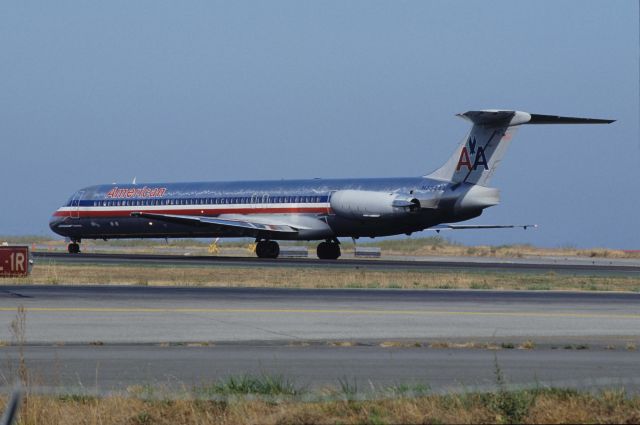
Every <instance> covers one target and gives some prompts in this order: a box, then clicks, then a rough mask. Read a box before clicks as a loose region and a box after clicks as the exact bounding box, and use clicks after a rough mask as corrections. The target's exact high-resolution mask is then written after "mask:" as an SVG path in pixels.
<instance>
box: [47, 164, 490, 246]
mask: <svg viewBox="0 0 640 425" xmlns="http://www.w3.org/2000/svg"><path fill="white" fill-rule="evenodd" d="M452 186H453V185H452V184H450V183H447V182H442V181H439V180H432V179H428V178H424V177H405V178H370V179H334V180H325V179H311V180H272V181H244V182H243V181H237V182H198V183H148V184H125V185H120V184H113V185H99V186H91V187H87V188H84V189H81V190H79V191H77V192H75V193H74V194H73V195H72V196H71V198H70V199H69V200H68V201H67V203H66V204H65V205H63V206H62V207H60V208H59V209H58V210H57V211H56V212H55V213H54V215H53V216H52V218H51V221H50V226H51V229H52V230H53V231H54V232H56V233H58V234H60V235H62V236H65V237H68V238H71V239H74V240H81V239H115V238H165V237H243V236H255V235H254V232H250V231H247V229H242V228H212V227H211V226H194V225H191V224H185V223H180V222H170V221H166V220H153V219H148V218H142V217H133V216H132V214H135V213H138V212H148V213H153V214H166V215H188V216H203V217H227V218H234V217H239V216H242V217H252V218H254V219H258V220H260V219H262V220H265V221H267V222H276V223H277V222H279V221H282V220H285V219H286V222H287V223H288V224H294V225H296V224H297V225H300V229H299V231H298V232H296V233H288V234H280V235H278V236H277V237H272V239H290V240H292V239H295V240H321V239H331V238H337V237H363V236H370V237H376V236H386V235H394V234H402V233H412V232H416V231H420V230H423V229H425V228H428V227H431V226H433V225H436V224H439V223H443V222H447V223H449V222H456V221H461V220H466V219H469V218H472V217H475V216H477V215H479V214H480V213H481V208H477V207H472V208H461V207H459V206H458V207H455V200H456V199H458V198H459V197H460V196H464V193H465V188H464V187H462V188H461V187H458V188H457V190H452ZM458 186H459V185H458ZM460 189H462V190H460ZM340 191H364V192H380V193H385V194H399V195H404V196H406V197H408V198H415V199H416V200H417V202H418V203H419V202H420V200H421V199H428V198H432V196H431V195H432V194H435V193H439V194H442V193H446V192H450V196H449V197H448V198H449V200H448V201H446V200H444V201H443V199H446V198H447V196H444V197H443V196H440V198H441V199H440V201H439V207H438V208H416V209H414V210H412V211H408V210H407V211H406V213H404V214H403V212H404V211H399V213H398V214H395V215H389V216H387V217H385V216H384V215H382V216H381V215H377V216H376V214H375V212H374V211H372V214H366V212H367V211H363V212H362V214H358V211H357V208H358V205H354V206H353V208H354V209H355V210H356V211H354V213H355V214H342V215H341V214H340V212H336V211H335V210H334V208H333V207H332V197H333V196H334V194H335V193H337V192H340ZM447 204H448V207H447ZM334 206H335V205H334ZM486 206H488V205H486Z"/></svg>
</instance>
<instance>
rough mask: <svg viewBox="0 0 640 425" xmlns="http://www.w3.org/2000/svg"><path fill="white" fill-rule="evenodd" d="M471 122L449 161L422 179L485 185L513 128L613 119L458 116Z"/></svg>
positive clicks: (495, 113) (499, 113)
mask: <svg viewBox="0 0 640 425" xmlns="http://www.w3.org/2000/svg"><path fill="white" fill-rule="evenodd" d="M458 116H459V117H462V118H464V119H466V120H469V121H471V122H472V123H473V126H472V127H471V131H470V132H469V134H468V135H467V136H466V137H465V138H464V140H463V141H462V143H461V144H460V145H459V146H458V148H457V149H456V150H455V152H454V153H453V155H452V156H451V157H450V158H449V160H448V161H447V162H446V163H445V164H444V165H443V166H442V167H440V168H439V169H437V170H436V171H434V172H433V173H431V174H429V175H428V176H426V177H429V178H433V179H437V180H444V181H451V182H453V183H470V184H479V185H486V184H487V183H488V182H489V180H490V179H491V177H492V176H493V173H495V170H496V169H497V168H498V165H499V164H500V162H501V161H502V158H503V157H504V155H505V153H506V151H507V149H508V147H509V144H510V143H511V139H512V138H513V136H514V135H515V132H516V130H517V126H519V125H521V124H609V123H612V122H613V120H601V119H592V118H574V117H561V116H556V115H538V114H529V113H527V112H521V111H507V110H483V111H468V112H465V113H464V114H458Z"/></svg>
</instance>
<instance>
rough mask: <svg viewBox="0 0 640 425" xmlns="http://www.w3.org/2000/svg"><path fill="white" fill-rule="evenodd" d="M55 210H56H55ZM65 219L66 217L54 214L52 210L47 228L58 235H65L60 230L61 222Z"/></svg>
mask: <svg viewBox="0 0 640 425" xmlns="http://www.w3.org/2000/svg"><path fill="white" fill-rule="evenodd" d="M56 212H57V211H56ZM65 221H66V217H61V216H59V215H56V213H55V212H54V213H53V214H52V215H51V217H50V218H49V228H50V229H51V230H52V231H53V232H54V233H57V234H59V235H62V236H65V234H64V232H63V231H62V229H61V228H60V225H61V224H62V223H64V222H65Z"/></svg>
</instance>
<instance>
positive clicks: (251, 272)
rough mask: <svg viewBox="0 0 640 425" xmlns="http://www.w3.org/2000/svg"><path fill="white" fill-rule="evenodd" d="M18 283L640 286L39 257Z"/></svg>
mask: <svg viewBox="0 0 640 425" xmlns="http://www.w3.org/2000/svg"><path fill="white" fill-rule="evenodd" d="M3 282H5V283H15V284H31V283H33V284H111V285H159V286H167V285H175V286H226V287H228V286H247V287H282V288H285V287H286V288H391V289H504V290H510V289H514V290H517V289H520V290H522V289H524V290H548V289H554V290H602V291H640V278H638V277H633V276H579V275H576V276H573V275H568V274H555V273H546V274H534V273H519V274H518V273H496V272H491V273H490V272H446V271H445V272H432V271H417V270H413V271H411V270H410V271H402V270H390V271H385V270H364V269H322V268H318V269H314V268H306V269H304V270H301V269H297V268H291V267H277V268H276V267H273V268H271V267H269V268H257V267H228V266H204V267H195V266H194V267H167V266H133V265H117V266H116V265H91V264H58V263H55V262H38V263H37V264H36V265H35V266H34V268H33V272H32V274H31V276H30V277H28V278H19V279H6V280H3Z"/></svg>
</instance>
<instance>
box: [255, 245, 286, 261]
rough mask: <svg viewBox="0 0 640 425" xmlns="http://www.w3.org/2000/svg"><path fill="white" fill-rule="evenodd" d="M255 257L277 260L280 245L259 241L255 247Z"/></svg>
mask: <svg viewBox="0 0 640 425" xmlns="http://www.w3.org/2000/svg"><path fill="white" fill-rule="evenodd" d="M256 255H257V256H258V258H278V255H280V245H278V242H276V241H260V242H258V244H257V245H256Z"/></svg>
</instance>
